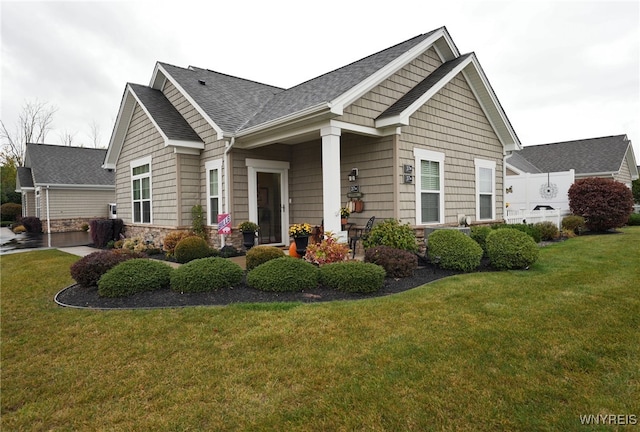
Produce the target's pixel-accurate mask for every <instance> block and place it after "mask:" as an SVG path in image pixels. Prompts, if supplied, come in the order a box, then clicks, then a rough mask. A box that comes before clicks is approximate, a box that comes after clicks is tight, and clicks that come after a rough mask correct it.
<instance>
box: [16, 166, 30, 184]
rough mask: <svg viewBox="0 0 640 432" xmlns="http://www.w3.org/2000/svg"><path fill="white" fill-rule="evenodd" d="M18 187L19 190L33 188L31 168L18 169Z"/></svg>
mask: <svg viewBox="0 0 640 432" xmlns="http://www.w3.org/2000/svg"><path fill="white" fill-rule="evenodd" d="M17 171H18V172H17V174H18V185H20V187H21V188H32V187H33V177H32V176H31V168H27V167H18V170H17Z"/></svg>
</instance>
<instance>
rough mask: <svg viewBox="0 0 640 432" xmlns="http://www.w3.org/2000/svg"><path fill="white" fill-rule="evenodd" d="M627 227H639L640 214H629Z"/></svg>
mask: <svg viewBox="0 0 640 432" xmlns="http://www.w3.org/2000/svg"><path fill="white" fill-rule="evenodd" d="M627 225H631V226H633V225H640V213H631V214H630V215H629V220H628V221H627Z"/></svg>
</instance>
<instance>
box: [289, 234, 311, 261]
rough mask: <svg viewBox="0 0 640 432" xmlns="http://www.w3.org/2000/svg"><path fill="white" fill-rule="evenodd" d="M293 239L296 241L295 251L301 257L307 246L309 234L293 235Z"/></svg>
mask: <svg viewBox="0 0 640 432" xmlns="http://www.w3.org/2000/svg"><path fill="white" fill-rule="evenodd" d="M293 241H295V242H296V253H297V254H298V255H300V256H301V257H303V256H304V254H305V253H306V252H307V246H309V236H302V237H294V238H293Z"/></svg>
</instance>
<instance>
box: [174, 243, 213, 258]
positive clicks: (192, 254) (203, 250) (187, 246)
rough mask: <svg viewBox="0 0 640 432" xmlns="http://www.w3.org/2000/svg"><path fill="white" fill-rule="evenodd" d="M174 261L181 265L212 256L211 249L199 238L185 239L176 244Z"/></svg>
mask: <svg viewBox="0 0 640 432" xmlns="http://www.w3.org/2000/svg"><path fill="white" fill-rule="evenodd" d="M173 253H174V255H175V257H176V261H178V262H179V263H181V264H185V263H188V262H189V261H193V260H195V259H199V258H206V257H209V256H211V255H212V251H211V248H210V247H209V245H208V244H207V242H206V241H204V240H203V239H202V238H200V237H195V236H194V237H185V238H183V239H182V240H180V241H179V242H178V244H177V245H176V247H175V249H174V252H173Z"/></svg>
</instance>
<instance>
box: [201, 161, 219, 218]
mask: <svg viewBox="0 0 640 432" xmlns="http://www.w3.org/2000/svg"><path fill="white" fill-rule="evenodd" d="M205 170H206V171H207V220H208V221H209V225H214V226H215V225H217V224H218V214H219V213H221V208H222V159H216V160H212V161H209V162H206V163H205Z"/></svg>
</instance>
